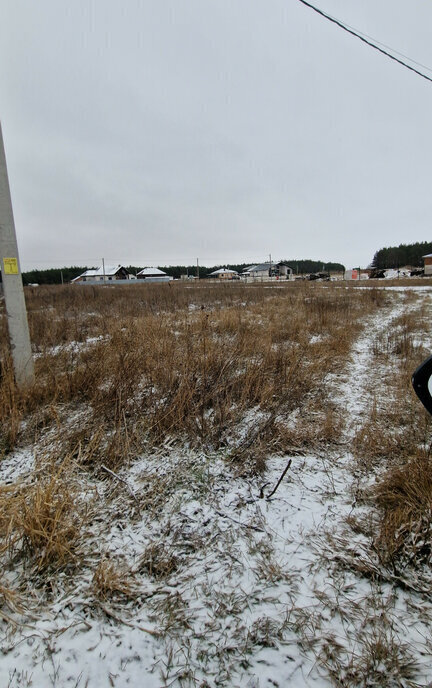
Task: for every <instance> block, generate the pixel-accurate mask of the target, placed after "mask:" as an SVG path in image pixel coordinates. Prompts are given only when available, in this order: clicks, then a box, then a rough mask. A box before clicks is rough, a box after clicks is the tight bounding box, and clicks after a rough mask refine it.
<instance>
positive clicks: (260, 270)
mask: <svg viewBox="0 0 432 688" xmlns="http://www.w3.org/2000/svg"><path fill="white" fill-rule="evenodd" d="M292 274H293V270H292V268H290V267H288V265H285V264H284V263H260V264H259V265H249V267H247V268H246V269H245V270H243V272H242V277H244V278H245V279H249V278H250V279H252V280H259V279H261V280H265V279H269V278H270V277H276V279H290V277H291V275H292Z"/></svg>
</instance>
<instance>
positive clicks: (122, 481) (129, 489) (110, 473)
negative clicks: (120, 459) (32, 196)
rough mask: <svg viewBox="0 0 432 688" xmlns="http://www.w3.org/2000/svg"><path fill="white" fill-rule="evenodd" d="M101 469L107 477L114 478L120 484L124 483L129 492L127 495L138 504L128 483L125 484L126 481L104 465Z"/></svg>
mask: <svg viewBox="0 0 432 688" xmlns="http://www.w3.org/2000/svg"><path fill="white" fill-rule="evenodd" d="M101 468H102V469H103V470H104V471H106V472H107V473H108V474H109V475H111V476H112V477H113V478H116V479H117V480H120V482H121V483H124V484H125V485H126V487H127V489H128V491H129V493H130V494H131V496H132V497H133V498H134V500H135V501H136V502H137V503H138V499H137V498H136V496H135V493H134V491H133V489H132V488H131V486H130V485H129V483H128V482H127V480H125V479H124V478H121V477H120V476H119V475H118V474H117V473H114V471H112V470H111V469H110V468H107V466H105V464H102V465H101Z"/></svg>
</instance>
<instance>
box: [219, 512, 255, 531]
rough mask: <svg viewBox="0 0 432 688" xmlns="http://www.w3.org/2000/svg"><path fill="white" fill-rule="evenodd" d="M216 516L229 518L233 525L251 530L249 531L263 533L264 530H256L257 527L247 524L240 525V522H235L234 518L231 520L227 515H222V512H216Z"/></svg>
mask: <svg viewBox="0 0 432 688" xmlns="http://www.w3.org/2000/svg"><path fill="white" fill-rule="evenodd" d="M216 513H217V515H218V516H222V518H229V520H230V521H233V523H237V525H239V526H243V528H251V530H256V531H257V532H258V533H265V530H264V529H263V528H258V526H251V525H250V524H248V523H242V522H241V521H237V520H236V519H235V518H231V516H228V514H224V513H222V511H216Z"/></svg>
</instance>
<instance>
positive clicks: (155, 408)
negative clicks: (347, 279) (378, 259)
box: [0, 283, 386, 467]
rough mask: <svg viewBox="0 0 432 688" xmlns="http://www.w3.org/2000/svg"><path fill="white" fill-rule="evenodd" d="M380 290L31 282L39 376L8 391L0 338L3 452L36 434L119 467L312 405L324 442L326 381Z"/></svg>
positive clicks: (87, 459)
mask: <svg viewBox="0 0 432 688" xmlns="http://www.w3.org/2000/svg"><path fill="white" fill-rule="evenodd" d="M385 298H386V296H385V294H382V293H381V292H378V291H376V290H363V291H361V290H353V289H346V288H343V287H338V286H336V285H335V286H333V285H325V286H324V285H310V284H304V283H303V284H286V285H280V286H279V285H278V287H277V288H275V287H273V288H268V287H267V286H265V285H248V286H246V285H231V284H230V285H213V284H212V285H200V284H198V285H193V286H189V285H181V284H178V285H177V284H171V285H133V286H123V287H122V286H119V287H115V286H114V287H92V286H90V287H77V286H64V287H41V288H38V289H30V290H29V291H28V292H27V305H28V311H29V323H30V331H31V337H32V344H33V348H34V352H35V356H36V361H35V364H36V383H35V385H34V387H33V388H32V389H30V390H27V391H25V392H19V391H18V390H17V389H16V388H15V385H14V383H13V376H12V369H11V365H10V360H9V357H8V354H7V352H6V350H5V347H3V354H2V355H3V371H4V373H3V376H2V379H1V383H0V413H1V418H2V422H1V427H0V432H1V449H2V452H3V453H6V452H7V451H10V449H11V448H13V446H14V445H15V444H16V443H17V442H19V441H26V440H27V441H30V440H31V441H37V442H42V441H45V444H46V446H51V447H52V448H53V449H54V451H55V453H56V455H57V456H61V455H67V454H69V453H70V452H72V454H73V455H74V456H75V457H76V458H78V459H79V460H80V461H81V462H82V463H85V464H88V465H92V466H97V465H98V462H100V461H101V460H102V459H103V462H104V463H105V464H107V465H109V466H111V467H115V466H116V465H118V464H119V463H121V462H123V461H125V460H127V458H128V457H129V456H131V455H135V454H136V453H137V452H139V451H140V450H141V449H142V447H143V446H144V444H145V446H149V444H150V446H151V445H157V444H160V443H163V442H164V441H166V439H167V438H174V439H176V440H177V441H183V442H188V443H189V444H192V445H200V446H204V447H207V448H217V447H221V446H226V447H231V448H232V447H233V445H235V444H236V441H237V440H236V437H237V436H238V437H240V435H241V433H240V434H239V428H240V427H241V425H242V422H243V420H244V419H245V417H246V416H247V414H248V413H249V412H250V410H251V409H252V408H253V409H255V410H256V411H258V412H259V413H261V414H262V418H263V423H264V425H263V427H264V428H265V427H267V428H268V421H269V419H270V420H273V421H276V420H277V419H278V423H279V425H280V423H281V419H282V421H283V418H284V417H287V415H289V413H291V412H292V411H294V410H295V409H303V411H304V413H306V409H307V408H308V407H312V406H313V405H315V410H314V413H315V416H314V417H315V419H316V418H317V415H318V416H319V414H320V413H321V415H322V423H321V425H322V428H323V433H324V435H326V439H327V440H328V439H329V433H330V431H329V428H331V427H335V426H336V425H337V423H336V422H335V423H333V424H332V423H330V420H329V419H330V416H329V409H328V408H327V407H326V399H327V389H326V384H325V378H326V376H327V374H328V373H329V372H332V371H335V370H337V369H338V368H340V367H342V366H343V364H344V362H345V359H346V356H347V354H348V351H349V349H350V346H351V342H352V339H353V337H354V336H355V335H356V333H357V332H358V330H359V328H360V327H361V326H362V322H363V319H364V318H365V317H366V315H367V314H368V313H370V312H372V311H373V310H375V309H376V308H379V307H380V305H381V304H382V303H383V302H384V300H385ZM2 325H3V328H4V317H3V318H2ZM3 335H5V333H4V332H3ZM3 341H4V340H3ZM317 405H318V410H317ZM24 421H25V422H24ZM266 423H267V425H265V424H266ZM273 427H274V426H273ZM283 434H284V433H283V432H281V433H279V435H280V436H281V437H282V436H283ZM305 434H306V435H307V433H305ZM264 435H265V433H264ZM261 439H262V438H261ZM264 440H265V437H264ZM281 441H282V440H281ZM290 441H291V442H292V441H293V438H292V437H291V436H290ZM298 443H300V444H301V438H299V439H298Z"/></svg>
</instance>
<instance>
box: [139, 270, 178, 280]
mask: <svg viewBox="0 0 432 688" xmlns="http://www.w3.org/2000/svg"><path fill="white" fill-rule="evenodd" d="M137 279H139V280H146V281H147V282H171V280H172V277H171V275H167V274H166V272H164V271H163V270H159V268H153V267H148V268H143V269H142V270H141V271H140V272H139V273H138V274H137Z"/></svg>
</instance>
